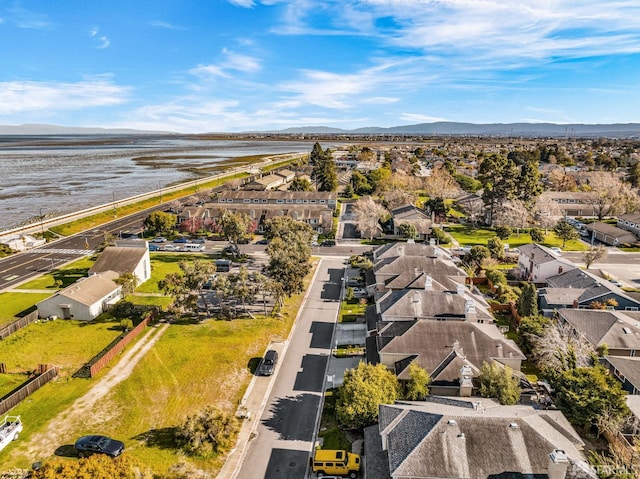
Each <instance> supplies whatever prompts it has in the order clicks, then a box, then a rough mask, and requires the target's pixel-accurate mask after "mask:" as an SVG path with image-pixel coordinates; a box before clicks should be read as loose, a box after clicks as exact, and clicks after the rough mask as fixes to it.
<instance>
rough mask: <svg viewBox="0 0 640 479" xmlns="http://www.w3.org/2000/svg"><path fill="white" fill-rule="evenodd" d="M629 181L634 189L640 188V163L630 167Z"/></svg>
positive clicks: (637, 162)
mask: <svg viewBox="0 0 640 479" xmlns="http://www.w3.org/2000/svg"><path fill="white" fill-rule="evenodd" d="M627 181H628V182H629V183H631V186H633V187H634V188H638V187H640V161H636V162H635V163H634V164H633V165H631V166H630V167H629V175H628V176H627Z"/></svg>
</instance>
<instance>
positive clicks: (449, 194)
mask: <svg viewBox="0 0 640 479" xmlns="http://www.w3.org/2000/svg"><path fill="white" fill-rule="evenodd" d="M424 189H425V190H426V192H427V194H428V195H429V196H430V197H431V198H441V199H451V198H455V197H456V196H458V195H459V194H460V191H461V190H460V185H458V182H457V181H456V180H455V178H454V177H453V176H452V175H451V173H449V172H448V171H447V169H446V168H444V167H439V168H436V169H434V170H433V171H432V172H431V175H430V176H428V177H426V178H425V179H424Z"/></svg>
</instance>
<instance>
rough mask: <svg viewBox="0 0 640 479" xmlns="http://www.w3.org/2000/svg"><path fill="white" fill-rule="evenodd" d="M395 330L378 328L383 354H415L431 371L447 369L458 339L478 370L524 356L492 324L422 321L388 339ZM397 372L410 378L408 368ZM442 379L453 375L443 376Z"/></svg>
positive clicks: (465, 354) (461, 354) (379, 342)
mask: <svg viewBox="0 0 640 479" xmlns="http://www.w3.org/2000/svg"><path fill="white" fill-rule="evenodd" d="M393 332H395V331H385V330H384V329H383V330H381V331H379V335H378V345H379V352H380V354H381V356H382V355H384V354H394V355H402V356H405V357H408V356H413V355H416V356H417V358H416V359H415V361H416V363H417V364H418V365H419V366H421V367H423V368H424V369H426V370H427V371H428V372H429V373H431V372H433V371H436V369H437V368H440V370H439V371H440V372H441V371H443V370H444V368H443V367H442V365H443V363H444V362H445V361H446V360H447V358H448V356H449V355H450V354H451V352H452V349H453V346H454V342H455V341H457V342H458V345H459V348H460V349H459V350H458V351H459V353H460V356H464V357H465V358H466V361H468V362H469V363H470V364H471V365H472V366H474V367H475V368H476V369H479V368H480V367H482V363H483V361H487V362H491V360H492V359H496V360H499V359H500V358H504V359H508V358H513V359H517V358H519V359H524V358H525V356H524V354H523V353H522V351H520V349H519V348H518V346H517V345H516V344H515V343H514V342H513V341H511V340H508V339H505V338H504V337H503V336H502V335H501V334H500V333H499V331H498V330H497V328H496V327H495V325H493V324H477V323H471V322H463V321H432V320H422V321H417V322H415V323H414V324H413V325H412V326H411V327H410V328H408V329H407V330H406V331H405V332H404V333H402V334H400V335H397V336H393V337H392V339H391V341H388V338H389V335H390V334H392V333H393ZM386 341H388V342H386ZM456 366H460V367H461V366H462V362H457V363H456ZM457 371H459V368H458V369H457ZM397 373H398V376H399V378H400V379H408V376H407V372H406V369H405V370H404V371H397ZM442 379H443V380H451V379H453V378H450V377H448V376H447V377H445V376H443V377H442Z"/></svg>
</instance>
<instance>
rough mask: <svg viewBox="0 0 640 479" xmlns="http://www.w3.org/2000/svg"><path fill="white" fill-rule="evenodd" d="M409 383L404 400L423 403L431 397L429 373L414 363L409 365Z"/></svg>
mask: <svg viewBox="0 0 640 479" xmlns="http://www.w3.org/2000/svg"><path fill="white" fill-rule="evenodd" d="M409 378H410V379H409V381H407V383H406V385H405V391H404V398H405V399H408V400H410V401H422V400H424V399H425V398H426V397H427V396H428V395H429V382H430V381H431V378H430V377H429V372H428V371H427V370H426V369H424V368H421V367H420V366H418V365H417V364H416V362H415V361H414V362H412V363H411V364H410V365H409Z"/></svg>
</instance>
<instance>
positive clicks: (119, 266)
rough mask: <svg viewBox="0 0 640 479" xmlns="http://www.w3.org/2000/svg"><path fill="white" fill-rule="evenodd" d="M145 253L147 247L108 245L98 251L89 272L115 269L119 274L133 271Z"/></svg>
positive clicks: (146, 252)
mask: <svg viewBox="0 0 640 479" xmlns="http://www.w3.org/2000/svg"><path fill="white" fill-rule="evenodd" d="M147 254H148V250H147V248H121V247H116V246H109V247H107V248H105V250H104V251H103V252H102V253H100V256H99V257H98V260H97V261H96V262H95V264H94V265H93V266H92V267H91V269H89V274H93V273H103V272H105V271H116V272H118V273H120V274H123V273H133V272H134V271H135V270H136V268H137V267H138V265H139V264H140V261H142V259H143V258H144V257H145V256H146V255H147Z"/></svg>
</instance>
